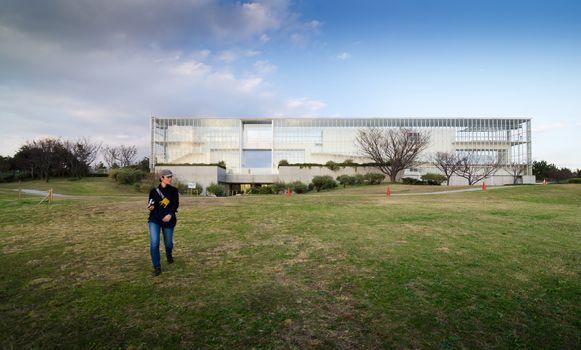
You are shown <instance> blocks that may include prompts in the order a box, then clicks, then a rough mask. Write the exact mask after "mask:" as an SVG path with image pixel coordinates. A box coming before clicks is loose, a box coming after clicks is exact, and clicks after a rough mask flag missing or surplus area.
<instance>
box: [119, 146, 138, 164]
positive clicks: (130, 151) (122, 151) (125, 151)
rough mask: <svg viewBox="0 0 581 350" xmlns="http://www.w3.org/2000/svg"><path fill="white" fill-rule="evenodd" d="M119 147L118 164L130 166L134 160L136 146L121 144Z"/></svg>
mask: <svg viewBox="0 0 581 350" xmlns="http://www.w3.org/2000/svg"><path fill="white" fill-rule="evenodd" d="M118 148H119V163H120V164H119V165H121V167H126V166H130V165H132V164H133V163H134V162H135V156H136V155H137V147H135V146H125V145H121V146H119V147H118Z"/></svg>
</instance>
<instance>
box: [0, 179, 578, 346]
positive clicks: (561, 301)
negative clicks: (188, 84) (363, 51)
mask: <svg viewBox="0 0 581 350" xmlns="http://www.w3.org/2000/svg"><path fill="white" fill-rule="evenodd" d="M394 188H395V189H398V187H394ZM384 189H385V187H384V186H382V187H379V186H378V187H370V188H367V189H365V188H357V189H355V190H343V191H336V192H329V193H327V194H322V195H317V194H313V195H302V196H293V197H292V198H290V199H288V198H286V197H284V196H266V197H259V196H256V197H246V198H225V199H224V198H214V199H211V198H188V199H185V198H184V200H183V204H182V209H181V211H180V223H179V226H178V228H177V230H176V236H175V243H176V257H177V262H176V264H175V265H173V266H170V267H167V266H166V265H165V264H163V263H162V264H163V269H164V273H163V274H162V276H160V277H159V278H155V279H154V278H151V277H149V275H148V273H149V270H150V261H149V256H148V236H147V232H146V227H145V216H146V215H145V213H144V212H143V210H142V207H143V203H142V202H143V201H142V200H141V198H135V199H133V198H125V199H122V200H121V199H119V200H115V199H111V198H98V197H95V198H93V199H84V200H72V199H58V200H57V201H56V202H55V204H53V205H52V206H51V207H48V206H46V205H43V206H38V205H36V204H35V203H36V202H37V200H36V199H34V200H28V201H24V202H21V203H19V204H18V205H15V204H14V202H13V200H12V199H2V197H1V196H0V204H2V203H4V205H3V206H0V221H1V222H3V223H4V225H3V226H4V229H3V230H2V233H0V234H1V238H2V239H1V240H0V251H1V254H0V264H1V266H3V268H2V272H1V273H0V300H2V304H1V308H0V310H1V311H0V312H1V313H0V336H2V338H3V339H4V340H5V342H4V344H5V345H7V346H8V347H10V346H12V345H14V347H16V348H19V347H22V346H34V347H39V346H43V347H51V346H59V347H71V346H85V347H86V346H88V345H92V346H95V347H101V348H110V347H128V346H135V347H139V346H141V345H143V346H146V347H155V346H161V347H210V348H235V347H257V348H273V347H274V348H289V347H290V348H293V347H294V348H350V347H358V348H377V347H398V348H401V347H420V348H433V347H439V348H442V347H443V348H458V347H470V348H475V347H478V348H480V347H505V348H508V347H510V348H512V347H529V348H539V347H542V348H574V347H576V346H578V344H579V343H580V342H581V331H580V329H581V321H580V319H579V316H578V315H580V314H581V306H580V304H579V300H580V299H581V276H580V275H581V268H580V266H581V264H580V260H581V243H580V242H581V239H580V238H581V234H580V232H581V215H579V214H580V208H581V207H580V203H581V186H578V185H560V186H546V187H543V186H521V187H515V188H507V189H502V190H495V191H487V192H485V193H483V192H471V193H458V194H447V195H442V196H418V197H412V196H410V197H391V198H389V199H387V198H385V197H383V196H380V194H381V193H382V191H384ZM399 189H401V190H403V189H405V187H401V188H399ZM412 190H415V189H412ZM366 191H367V192H366ZM366 193H368V194H369V195H367V196H366V195H365V194H366ZM331 194H333V195H331ZM162 256H163V254H162Z"/></svg>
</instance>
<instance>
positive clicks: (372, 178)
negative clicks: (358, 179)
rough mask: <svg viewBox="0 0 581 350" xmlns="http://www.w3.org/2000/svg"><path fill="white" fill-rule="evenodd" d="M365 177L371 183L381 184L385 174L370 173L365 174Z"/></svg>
mask: <svg viewBox="0 0 581 350" xmlns="http://www.w3.org/2000/svg"><path fill="white" fill-rule="evenodd" d="M363 178H364V179H365V181H366V182H367V183H368V184H370V185H379V184H380V183H381V181H383V179H385V175H384V174H379V173H368V174H365V175H364V177H363Z"/></svg>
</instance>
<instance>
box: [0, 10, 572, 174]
mask: <svg viewBox="0 0 581 350" xmlns="http://www.w3.org/2000/svg"><path fill="white" fill-rule="evenodd" d="M579 18H581V2H578V1H559V0H552V1H531V0H529V1H509V0H504V1H500V0H482V1H480V0H470V1H468V0H463V1H447V0H442V1H437V0H423V1H420V0H415V1H414V0H401V1H388V0H386V1H306V0H304V1H290V0H288V1H287V0H275V1H210V0H190V1H157V0H143V1H138V2H136V1H129V0H116V1H113V0H103V1H99V2H94V1H89V0H53V1H33V2H22V1H15V0H5V1H3V2H2V3H1V4H0V120H1V122H2V123H1V126H0V154H2V155H12V154H13V153H14V152H15V151H16V150H17V149H18V148H19V146H20V145H21V144H22V143H23V142H24V141H25V140H29V139H32V138H36V137H44V136H55V137H59V136H60V137H65V138H75V137H90V138H92V139H94V140H98V141H103V142H105V143H107V144H135V145H137V146H138V147H139V150H140V153H141V156H143V155H146V154H147V151H148V149H147V145H148V139H147V135H148V133H147V131H148V117H149V116H150V115H151V114H156V115H160V116H235V117H237V116H241V117H246V116H263V117H269V116H279V117H282V116H292V117H297V116H317V117H398V116H411V117H414V116H417V117H425V116H428V117H429V116H433V117H436V116H437V117H531V118H533V158H534V159H536V160H540V159H545V160H547V161H549V162H554V163H556V164H557V165H559V166H567V167H571V168H581V156H579V155H578V154H576V152H572V151H571V150H574V149H581V140H580V139H581V138H580V137H579V135H581V102H579V101H581V98H580V97H579V96H581V20H579Z"/></svg>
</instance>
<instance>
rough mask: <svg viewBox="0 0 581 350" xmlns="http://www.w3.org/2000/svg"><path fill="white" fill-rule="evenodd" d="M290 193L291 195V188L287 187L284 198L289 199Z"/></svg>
mask: <svg viewBox="0 0 581 350" xmlns="http://www.w3.org/2000/svg"><path fill="white" fill-rule="evenodd" d="M291 193H292V190H291V188H290V187H289V188H288V190H287V191H286V196H287V197H290V196H291Z"/></svg>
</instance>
